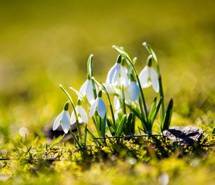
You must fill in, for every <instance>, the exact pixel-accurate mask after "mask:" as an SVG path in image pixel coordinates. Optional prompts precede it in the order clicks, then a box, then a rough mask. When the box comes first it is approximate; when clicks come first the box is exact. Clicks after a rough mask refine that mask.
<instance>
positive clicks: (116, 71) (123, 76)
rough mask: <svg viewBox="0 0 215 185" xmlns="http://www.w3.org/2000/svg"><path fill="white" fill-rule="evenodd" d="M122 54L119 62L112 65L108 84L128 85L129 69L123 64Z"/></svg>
mask: <svg viewBox="0 0 215 185" xmlns="http://www.w3.org/2000/svg"><path fill="white" fill-rule="evenodd" d="M121 60H122V58H121V56H119V57H118V59H117V62H116V63H115V64H114V65H113V67H111V69H110V70H109V72H108V75H107V79H106V84H110V85H113V86H127V85H128V69H127V68H126V67H125V66H123V65H122V64H121Z"/></svg>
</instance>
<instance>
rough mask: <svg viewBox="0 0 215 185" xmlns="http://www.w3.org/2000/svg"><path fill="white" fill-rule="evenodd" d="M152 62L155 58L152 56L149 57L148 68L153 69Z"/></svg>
mask: <svg viewBox="0 0 215 185" xmlns="http://www.w3.org/2000/svg"><path fill="white" fill-rule="evenodd" d="M152 61H153V56H152V55H149V56H148V58H147V62H146V64H147V66H149V67H151V66H152Z"/></svg>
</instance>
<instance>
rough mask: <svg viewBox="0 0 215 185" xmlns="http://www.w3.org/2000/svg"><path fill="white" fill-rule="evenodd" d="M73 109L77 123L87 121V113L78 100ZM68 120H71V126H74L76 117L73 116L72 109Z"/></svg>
mask: <svg viewBox="0 0 215 185" xmlns="http://www.w3.org/2000/svg"><path fill="white" fill-rule="evenodd" d="M75 111H76V113H77V116H78V123H79V124H84V123H88V116H87V113H86V111H85V109H84V108H83V107H82V106H81V104H80V100H79V101H78V105H77V106H76V107H75ZM70 120H71V125H72V128H75V127H76V117H75V112H74V110H73V112H72V114H71V119H70Z"/></svg>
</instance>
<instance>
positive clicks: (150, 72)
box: [139, 58, 159, 92]
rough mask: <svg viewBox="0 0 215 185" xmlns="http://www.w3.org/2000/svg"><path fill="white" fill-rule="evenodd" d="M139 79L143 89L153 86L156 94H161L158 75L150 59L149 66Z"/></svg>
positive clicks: (144, 69)
mask: <svg viewBox="0 0 215 185" xmlns="http://www.w3.org/2000/svg"><path fill="white" fill-rule="evenodd" d="M139 78H140V83H141V86H142V88H148V87H150V86H152V87H153V89H154V91H155V92H159V81H158V78H159V77H158V73H157V72H156V70H155V69H153V68H152V66H151V60H150V58H149V60H148V63H147V65H146V66H145V67H144V68H143V70H142V71H141V72H140V75H139Z"/></svg>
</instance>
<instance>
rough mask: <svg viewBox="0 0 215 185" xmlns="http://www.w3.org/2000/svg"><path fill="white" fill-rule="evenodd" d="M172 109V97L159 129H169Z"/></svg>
mask: <svg viewBox="0 0 215 185" xmlns="http://www.w3.org/2000/svg"><path fill="white" fill-rule="evenodd" d="M172 111H173V99H171V100H170V101H169V104H168V106H167V109H166V112H165V116H164V119H163V122H162V126H161V131H164V130H167V129H169V126H170V123H171V118H172Z"/></svg>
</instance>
